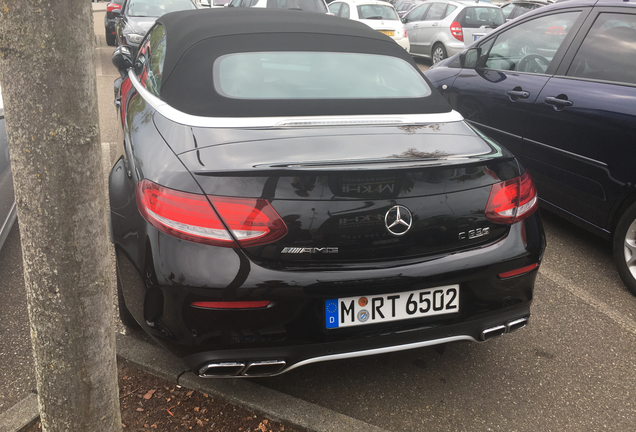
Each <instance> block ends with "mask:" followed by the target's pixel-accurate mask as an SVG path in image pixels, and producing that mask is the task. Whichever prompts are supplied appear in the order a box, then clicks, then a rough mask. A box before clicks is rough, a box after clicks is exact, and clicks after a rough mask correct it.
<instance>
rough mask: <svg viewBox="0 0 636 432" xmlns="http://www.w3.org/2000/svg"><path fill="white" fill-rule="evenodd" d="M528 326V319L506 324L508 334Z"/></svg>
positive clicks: (524, 318)
mask: <svg viewBox="0 0 636 432" xmlns="http://www.w3.org/2000/svg"><path fill="white" fill-rule="evenodd" d="M527 325H528V317H523V318H519V319H517V320H514V321H510V322H508V323H507V324H506V327H507V329H508V333H510V332H513V331H515V330H519V329H522V328H524V327H525V326H527Z"/></svg>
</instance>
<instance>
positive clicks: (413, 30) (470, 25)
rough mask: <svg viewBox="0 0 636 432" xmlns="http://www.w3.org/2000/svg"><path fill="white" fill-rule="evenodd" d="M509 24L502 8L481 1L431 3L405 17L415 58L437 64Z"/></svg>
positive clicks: (438, 1)
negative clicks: (424, 58) (425, 59)
mask: <svg viewBox="0 0 636 432" xmlns="http://www.w3.org/2000/svg"><path fill="white" fill-rule="evenodd" d="M505 21H506V19H505V18H504V15H503V12H502V11H501V8H499V7H498V6H495V5H492V4H490V3H480V2H478V1H455V0H429V1H427V2H425V3H423V4H421V5H419V6H418V7H416V8H414V9H412V10H411V11H410V12H409V13H408V14H406V15H405V16H404V18H402V22H403V23H404V26H405V27H406V31H407V33H408V36H409V41H410V43H411V51H410V52H411V55H412V56H414V57H426V58H430V59H432V60H433V63H437V62H439V61H440V60H443V59H445V58H446V57H449V56H452V55H454V54H456V53H458V52H460V51H461V50H463V49H464V48H466V46H468V45H470V44H471V43H472V42H473V41H475V40H477V39H479V38H480V37H481V36H483V35H485V34H486V33H488V32H490V31H492V30H493V29H494V28H496V27H498V26H500V25H501V24H503V23H504V22H505Z"/></svg>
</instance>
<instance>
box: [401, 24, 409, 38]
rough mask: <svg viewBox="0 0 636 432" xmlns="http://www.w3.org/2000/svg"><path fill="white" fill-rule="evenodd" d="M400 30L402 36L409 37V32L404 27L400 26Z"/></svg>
mask: <svg viewBox="0 0 636 432" xmlns="http://www.w3.org/2000/svg"><path fill="white" fill-rule="evenodd" d="M402 32H404V37H405V38H407V37H409V34H408V33H407V32H406V27H402Z"/></svg>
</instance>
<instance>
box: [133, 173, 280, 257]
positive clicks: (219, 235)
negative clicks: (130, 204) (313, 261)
mask: <svg viewBox="0 0 636 432" xmlns="http://www.w3.org/2000/svg"><path fill="white" fill-rule="evenodd" d="M136 196H137V207H138V208H139V211H140V213H141V214H142V215H143V216H144V218H145V219H146V220H147V221H148V222H150V223H151V224H152V225H153V226H154V227H155V228H157V229H158V230H160V231H162V232H164V233H166V234H170V235H172V236H174V237H178V238H181V239H184V240H189V241H193V242H197V243H205V244H210V245H215V246H225V247H236V243H237V242H238V244H239V245H241V246H256V245H261V244H266V243H271V242H273V241H276V240H278V239H280V238H281V237H283V236H284V235H285V234H287V226H286V225H285V223H284V222H283V220H282V219H281V218H280V216H279V215H278V213H276V210H274V208H273V207H272V206H271V205H270V204H269V202H267V200H264V199H260V198H229V197H218V196H206V195H198V194H192V193H187V192H181V191H177V190H173V189H169V188H166V187H163V186H160V185H158V184H156V183H153V182H151V181H149V180H142V181H140V182H139V183H138V184H137V190H136ZM219 216H220V217H219ZM228 229H229V231H228ZM230 233H231V234H230Z"/></svg>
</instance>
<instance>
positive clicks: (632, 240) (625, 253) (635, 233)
mask: <svg viewBox="0 0 636 432" xmlns="http://www.w3.org/2000/svg"><path fill="white" fill-rule="evenodd" d="M613 249H614V262H615V263H616V268H617V269H618V274H619V275H620V277H621V279H622V280H623V282H624V283H625V286H627V289H629V290H630V291H631V292H632V294H634V295H636V203H634V204H632V205H631V206H629V208H628V209H627V210H626V211H625V213H623V215H622V216H621V219H620V221H619V222H618V225H617V226H616V231H615V232H614V243H613Z"/></svg>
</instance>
